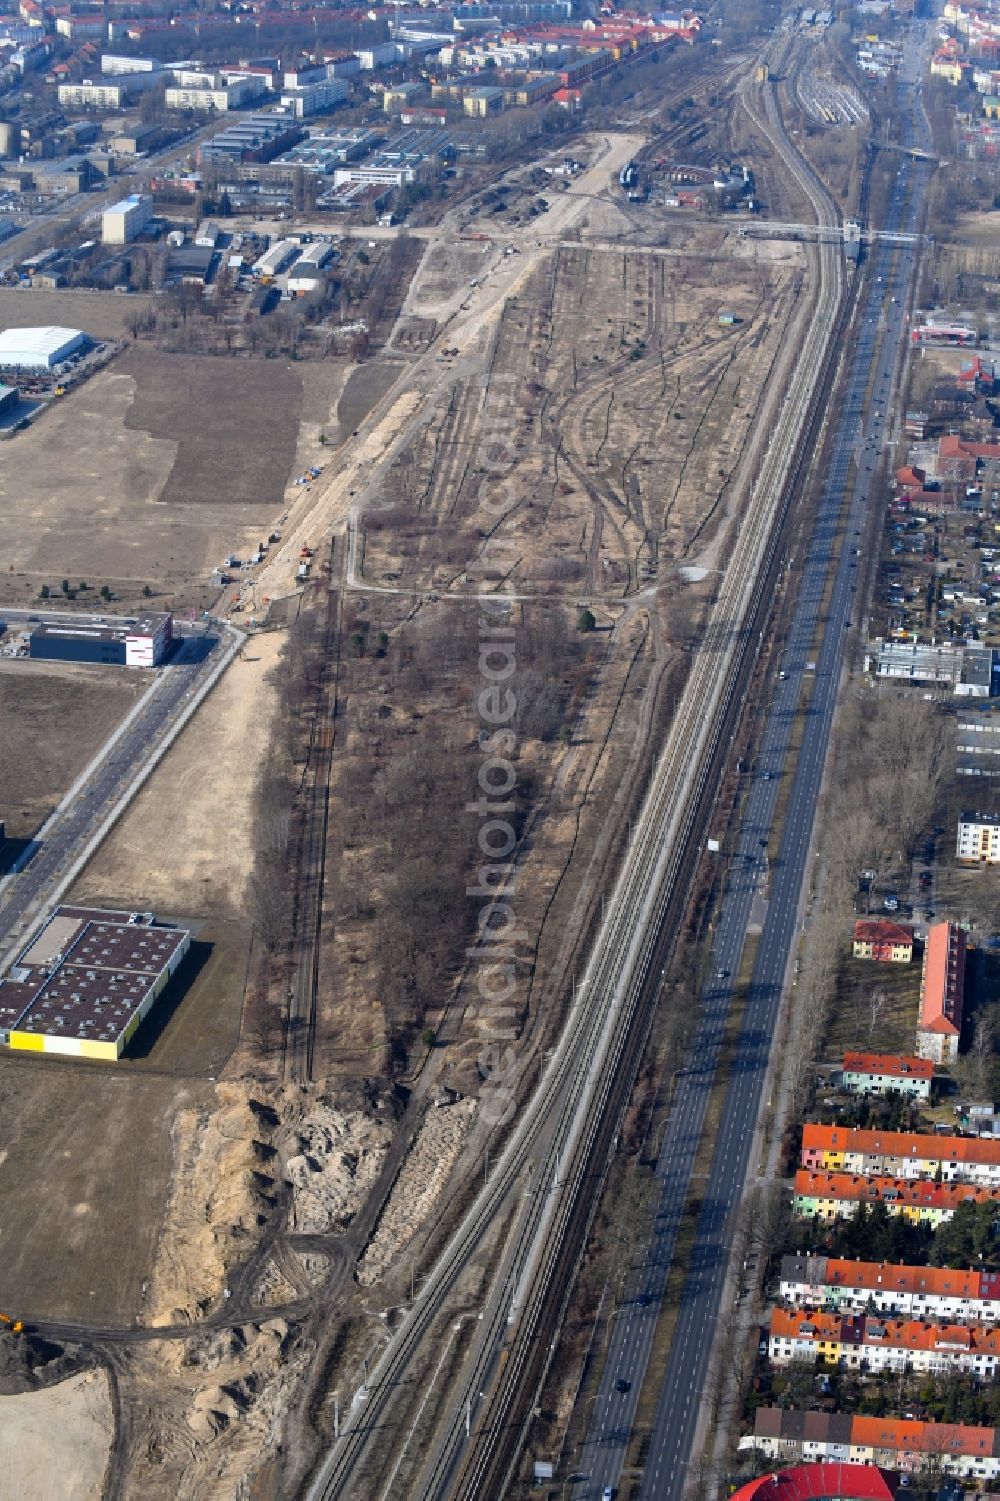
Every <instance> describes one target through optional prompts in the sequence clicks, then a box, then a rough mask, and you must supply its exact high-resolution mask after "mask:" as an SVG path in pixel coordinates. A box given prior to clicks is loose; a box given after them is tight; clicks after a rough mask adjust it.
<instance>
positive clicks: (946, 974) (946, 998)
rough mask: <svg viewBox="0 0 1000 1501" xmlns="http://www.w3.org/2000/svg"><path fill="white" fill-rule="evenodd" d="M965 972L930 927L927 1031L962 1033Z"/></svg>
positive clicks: (956, 945)
mask: <svg viewBox="0 0 1000 1501" xmlns="http://www.w3.org/2000/svg"><path fill="white" fill-rule="evenodd" d="M998 452H1000V450H998ZM964 969H965V934H964V932H963V931H962V929H961V928H959V927H956V925H955V924H954V923H949V922H938V923H935V924H934V926H933V927H931V928H928V930H927V943H926V945H925V947H924V976H923V985H922V990H921V1000H920V1025H921V1027H922V1028H923V1030H924V1031H925V1032H943V1033H945V1034H947V1035H948V1036H952V1037H956V1036H958V1034H959V1032H960V1031H961V1030H962V998H963V989H964Z"/></svg>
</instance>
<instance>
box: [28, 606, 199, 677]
mask: <svg viewBox="0 0 1000 1501" xmlns="http://www.w3.org/2000/svg"><path fill="white" fill-rule="evenodd" d="M173 626H174V617H173V616H172V615H144V616H143V617H142V618H141V619H139V620H135V621H133V622H132V623H131V624H130V625H105V624H103V623H102V622H98V621H95V622H93V623H88V622H81V623H80V624H77V623H76V622H75V621H69V620H65V621H64V620H59V621H54V620H46V621H43V622H42V623H41V624H40V625H36V626H35V629H34V630H33V631H32V633H31V635H30V637H29V638H28V655H29V656H31V657H34V658H35V659H36V660H38V661H42V662H98V663H103V664H105V665H106V666H110V667H159V665H160V663H161V662H162V661H163V660H164V658H165V657H166V655H167V653H168V652H169V650H170V646H171V643H172V641H173V639H174V631H173Z"/></svg>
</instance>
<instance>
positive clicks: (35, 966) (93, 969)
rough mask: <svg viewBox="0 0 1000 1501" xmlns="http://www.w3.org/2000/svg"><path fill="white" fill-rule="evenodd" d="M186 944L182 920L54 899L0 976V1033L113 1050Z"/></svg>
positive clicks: (94, 1054)
mask: <svg viewBox="0 0 1000 1501" xmlns="http://www.w3.org/2000/svg"><path fill="white" fill-rule="evenodd" d="M190 946H191V934H190V932H189V930H188V929H187V928H180V927H172V926H167V925H165V924H159V923H157V921H156V918H155V916H154V915H153V913H152V912H145V913H138V912H105V911H101V910H100V909H98V908H89V907H58V908H57V909H56V911H55V912H54V913H53V915H52V917H50V919H49V921H48V922H47V923H46V925H45V927H44V928H43V929H42V931H41V932H40V933H39V934H38V936H37V937H36V938H35V939H34V940H33V941H32V943H31V944H29V946H28V948H27V949H25V950H24V952H23V953H22V954H21V955H20V956H19V957H18V959H17V961H16V962H15V964H14V966H13V968H12V970H11V973H10V975H9V976H8V977H7V978H6V979H4V980H0V1041H2V1042H6V1043H7V1045H8V1046H9V1047H10V1048H12V1049H14V1050H18V1051H23V1052H36V1053H61V1054H64V1055H67V1054H68V1055H70V1056H73V1057H78V1058H103V1059H106V1060H114V1059H116V1058H120V1057H121V1055H122V1053H123V1052H124V1050H125V1048H126V1046H127V1045H128V1043H129V1041H130V1039H131V1038H132V1037H133V1036H134V1035H135V1032H136V1030H137V1029H138V1027H139V1024H140V1023H141V1022H142V1020H143V1019H144V1017H146V1016H147V1015H148V1014H149V1012H150V1010H151V1009H152V1007H153V1003H154V1002H155V1001H156V999H157V997H158V996H159V995H160V994H161V993H162V992H163V990H164V988H165V987H166V984H167V982H168V980H169V979H170V978H171V976H172V975H173V974H174V973H175V972H176V970H177V968H178V966H179V965H180V963H181V961H182V960H183V958H184V956H185V954H186V953H187V952H188V949H189V948H190Z"/></svg>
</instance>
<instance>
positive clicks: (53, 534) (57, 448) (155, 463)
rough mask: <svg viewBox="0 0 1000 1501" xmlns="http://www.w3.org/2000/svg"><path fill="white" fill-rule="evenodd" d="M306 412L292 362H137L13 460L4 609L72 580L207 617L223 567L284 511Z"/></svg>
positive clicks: (133, 357) (61, 415)
mask: <svg viewBox="0 0 1000 1501" xmlns="http://www.w3.org/2000/svg"><path fill="white" fill-rule="evenodd" d="M301 404H302V383H301V380H300V379H299V376H298V374H297V373H296V372H295V371H294V370H293V369H290V367H288V366H287V365H286V364H285V363H284V362H282V361H276V360H268V361H260V362H253V361H249V360H221V359H220V360H213V359H209V358H194V357H189V356H176V355H163V354H158V353H156V352H155V351H153V350H150V349H147V348H146V347H144V346H143V347H136V348H133V349H130V350H129V351H128V352H127V353H126V354H125V355H124V356H123V357H122V358H121V359H120V360H118V361H116V362H115V364H114V365H113V366H112V367H111V368H110V369H109V370H107V371H104V372H102V373H101V374H99V375H97V376H95V377H94V379H93V380H90V381H88V382H87V383H86V384H85V385H84V386H82V387H80V388H79V389H78V390H76V391H74V392H73V393H72V394H71V395H70V396H68V397H67V398H66V399H65V400H64V401H62V402H60V403H59V404H58V405H56V406H54V407H53V408H52V409H51V410H50V411H49V412H47V413H46V416H45V421H44V422H42V423H38V424H37V425H35V426H34V427H32V428H31V429H30V430H29V431H28V432H25V433H21V434H19V435H18V437H17V439H16V441H14V442H12V443H9V444H8V445H7V446H6V447H5V449H4V464H3V473H2V476H0V526H2V527H3V530H4V535H5V537H6V538H7V539H8V547H7V552H6V554H5V560H6V561H7V562H8V563H9V564H12V565H13V571H9V572H8V573H7V574H6V577H5V585H4V597H5V601H6V602H7V603H11V604H12V603H18V602H21V603H26V602H29V601H32V600H34V599H36V598H37V595H38V590H39V588H40V587H41V585H42V584H45V583H47V584H48V585H49V586H50V588H51V587H54V588H56V589H58V588H59V584H60V581H61V580H62V578H64V577H67V576H68V577H70V578H71V579H73V580H78V579H85V580H86V581H87V582H88V583H89V584H90V585H91V586H92V587H99V586H100V585H102V584H105V583H106V584H108V585H109V587H110V588H111V589H112V591H113V593H114V595H115V597H116V599H117V600H119V601H122V602H126V603H129V604H134V603H136V602H138V600H139V599H141V597H142V588H143V586H144V585H148V586H149V587H150V588H151V589H152V591H153V596H154V598H155V600H156V601H157V603H158V604H159V605H160V606H161V607H162V606H167V607H171V606H172V607H175V608H182V607H184V606H187V605H191V606H195V607H199V608H204V607H206V606H207V605H208V604H209V603H210V602H211V601H212V600H213V599H214V597H215V592H216V591H213V590H211V588H210V587H209V585H208V576H209V574H210V572H211V569H212V567H213V566H215V565H216V564H218V563H220V562H221V561H222V559H223V558H224V557H225V555H226V554H227V553H228V552H229V551H230V550H231V549H232V550H235V551H236V552H237V553H240V552H241V551H243V552H244V555H245V551H246V550H249V546H250V545H251V544H252V543H254V542H256V541H257V540H259V538H260V536H261V532H262V529H263V531H264V534H265V535H266V531H267V527H268V525H269V524H270V522H271V521H272V520H273V518H274V516H275V514H276V513H277V512H279V511H280V510H281V508H282V505H283V497H284V492H285V486H286V483H287V481H288V478H289V475H290V472H291V469H292V465H293V462H294V457H295V446H296V442H297V438H298V424H299V414H300V408H301Z"/></svg>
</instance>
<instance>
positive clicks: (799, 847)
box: [572, 86, 928, 1501]
mask: <svg viewBox="0 0 1000 1501" xmlns="http://www.w3.org/2000/svg"><path fill="white" fill-rule="evenodd" d="M900 93H901V103H902V102H904V100H906V99H907V98H908V97H909V95H910V88H909V86H906V87H901V90H900ZM927 175H928V174H927V169H926V168H925V167H921V166H919V165H918V164H916V163H914V162H911V161H909V160H908V159H905V158H904V159H903V161H902V163H901V165H900V169H899V173H898V176H897V180H896V187H895V191H894V196H893V199H892V203H891V205H890V209H889V213H888V216H887V223H886V226H885V227H886V228H888V229H896V228H898V229H909V228H911V227H916V226H917V224H918V220H919V199H920V196H921V194H920V187H919V184H920V183H922V182H923V181H926V178H927ZM914 184H917V188H916V192H915V193H914V194H913V197H912V199H911V197H910V190H911V188H913V186H914ZM914 267H915V254H914V252H913V251H912V250H907V249H904V250H899V251H893V250H892V248H891V247H884V246H882V247H879V246H877V247H876V248H875V249H874V250H873V253H872V261H871V266H870V270H869V281H868V288H867V293H866V296H865V298H864V302H863V310H862V315H861V318H860V321H859V324H858V338H857V341H856V343H855V346H854V351H853V358H852V360H851V365H850V368H849V372H848V376H847V383H846V387H845V388H844V395H843V400H842V402H841V404H840V406H839V410H838V414H837V417H836V420H835V426H834V440H833V445H832V448H831V450H830V459H829V465H828V468H827V471H826V476H825V481H824V487H823V492H822V497H821V500H820V502H819V506H818V509H817V514H816V521H815V526H814V531H813V536H812V539H811V541H810V545H809V549H808V552H807V556H806V559H805V562H804V565H803V576H802V580H801V587H800V591H799V596H798V600H797V603H796V608H795V614H794V620H793V623H792V627H791V631H790V634H789V639H788V643H787V647H786V651H785V654H784V658H783V660H782V663H781V668H780V675H779V677H778V678H777V680H776V682H775V684H774V693H773V697H772V701H771V704H770V707H769V709H768V712H767V718H766V723H765V727H764V732H763V735H762V738H761V743H760V747H759V752H758V755H757V758H756V760H755V762H754V764H753V765H752V767H751V769H750V771H749V776H750V777H751V785H750V788H749V792H748V795H747V798H746V801H745V811H744V818H743V823H742V826H741V828H740V830H739V833H738V836H737V839H736V848H735V853H734V855H733V858H732V873H731V878H730V882H729V886H728V889H727V891H726V892H725V895H724V898H723V901H722V904H721V911H720V917H719V922H718V926H717V930H716V940H715V944H714V946H713V958H712V974H713V978H712V980H711V981H710V983H709V985H708V987H707V990H706V992H705V994H704V995H703V997H702V1007H701V1010H700V1014H699V1022H698V1029H697V1033H696V1036H695V1040H694V1043H693V1046H692V1049H691V1052H690V1054H689V1059H688V1062H687V1066H686V1068H685V1069H684V1071H683V1072H682V1073H681V1074H680V1076H679V1077H678V1080H677V1088H676V1092H675V1096H674V1103H673V1107H672V1111H671V1114H670V1118H669V1120H668V1123H667V1127H666V1129H665V1132H664V1140H663V1146H662V1150H661V1153H660V1157H659V1160H658V1163H657V1169H656V1175H657V1180H658V1182H659V1185H660V1201H659V1207H658V1210H657V1214H656V1218H655V1223H654V1229H653V1234H652V1238H651V1241H650V1243H649V1246H648V1250H647V1255H646V1257H645V1260H644V1262H643V1263H642V1265H641V1266H640V1267H637V1268H634V1269H633V1271H632V1275H631V1278H630V1282H629V1291H628V1295H627V1297H626V1300H625V1303H624V1306H623V1307H622V1308H621V1310H620V1312H619V1313H618V1315H617V1317H616V1319H615V1323H614V1329H613V1333H612V1336H611V1340H610V1344H609V1353H608V1359H607V1362H606V1366H605V1370H604V1373H603V1376H602V1381H601V1385H600V1389H599V1392H598V1395H597V1397H596V1399H595V1401H594V1412H593V1415H592V1418H591V1423H590V1428H589V1431H588V1435H587V1439H586V1442H585V1445H584V1446H583V1449H582V1450H581V1452H580V1454H579V1455H578V1456H576V1457H575V1469H576V1472H577V1473H578V1474H581V1475H583V1476H585V1477H586V1479H585V1480H583V1481H582V1482H580V1483H578V1484H576V1485H575V1486H574V1488H573V1491H572V1495H573V1497H574V1501H584V1498H585V1497H600V1496H601V1495H602V1493H603V1491H604V1488H605V1487H606V1486H611V1487H612V1488H615V1487H617V1484H618V1480H619V1477H620V1475H621V1467H622V1463H623V1460H624V1455H625V1448H626V1445H627V1443H628V1439H629V1435H630V1432H631V1427H632V1422H633V1419H634V1414H635V1409H636V1406H637V1402H638V1396H639V1391H640V1388H641V1386H642V1381H643V1378H644V1376H645V1372H646V1366H647V1362H648V1358H649V1351H650V1347H651V1344H652V1340H653V1335H654V1332H655V1328H656V1323H657V1319H658V1316H659V1312H660V1302H661V1299H662V1296H663V1291H664V1287H665V1284H666V1280H667V1277H668V1274H669V1271H670V1267H671V1264H672V1259H673V1253H674V1247H675V1244H676V1238H677V1231H678V1227H679V1224H680V1218H681V1213H682V1210H683V1207H684V1204H685V1202H686V1199H687V1196H688V1192H689V1189H690V1187H691V1178H692V1171H693V1167H694V1159H695V1154H696V1152H697V1148H698V1144H699V1141H700V1139H701V1134H702V1127H703V1125H704V1120H705V1113H706V1109H707V1105H708V1100H709V1095H710V1092H711V1088H712V1082H713V1076H714V1073H715V1067H716V1063H717V1060H718V1055H719V1049H720V1046H721V1041H722V1036H723V1031H724V1028H725V1022H726V1017H727V1016H728V1013H729V1007H730V1002H731V986H732V980H731V977H732V976H734V975H735V974H737V972H738V970H739V967H740V962H741V958H742V954H743V948H744V943H745V939H746V934H747V928H748V925H749V923H750V921H751V916H753V918H754V919H755V920H756V919H757V918H758V917H760V918H762V919H763V931H762V933H761V938H760V944H759V948H758V953H757V959H756V964H755V968H754V973H753V978H752V982H751V986H750V992H749V997H748V1002H747V1007H746V1012H745V1017H744V1022H743V1028H742V1032H741V1035H740V1037H739V1040H738V1043H737V1046H736V1053H735V1057H734V1061H733V1066H732V1074H731V1080H730V1085H729V1090H728V1094H727V1097H726V1100H725V1105H724V1110H723V1115H722V1119H721V1122H720V1125H719V1129H718V1136H717V1141H716V1150H715V1155H714V1160H713V1163H712V1168H711V1171H710V1173H709V1175H708V1178H707V1181H706V1182H705V1185H704V1189H705V1192H704V1195H703V1197H702V1208H701V1214H700V1219H699V1224H698V1230H697V1238H696V1244H695V1247H694V1251H693V1255H692V1260H691V1268H690V1273H689V1276H688V1279H687V1282H686V1284H685V1287H684V1290H683V1295H682V1300H681V1310H680V1315H679V1319H678V1323H677V1326H676V1330H675V1334H674V1339H673V1343H672V1346H671V1352H670V1358H669V1362H668V1368H667V1372H666V1377H665V1380H664V1383H663V1386H662V1389H661V1393H660V1398H659V1403H658V1408H657V1413H656V1419H655V1422H654V1427H653V1431H652V1435H651V1440H650V1444H649V1448H648V1452H647V1458H646V1463H645V1470H644V1482H643V1488H642V1495H643V1496H644V1497H650V1498H656V1501H666V1498H671V1501H673V1498H675V1497H680V1495H681V1492H682V1490H683V1487H684V1484H685V1479H686V1474H687V1466H688V1463H689V1459H690V1452H691V1446H692V1442H693V1439H694V1434H695V1427H696V1423H697V1419H698V1412H699V1407H700V1402H701V1394H702V1389H703V1386H704V1381H705V1375H706V1371H707V1366H708V1360H709V1356H710V1352H711V1346H712V1339H713V1336H714V1333H715V1330H716V1327H717V1322H718V1320H719V1318H720V1316H722V1314H723V1310H722V1306H721V1305H722V1295H723V1286H724V1282H725V1277H726V1270H727V1259H728V1233H727V1231H728V1223H729V1220H730V1216H731V1215H732V1212H733V1211H734V1210H735V1209H736V1208H737V1206H738V1205H739V1203H740V1200H741V1198H742V1195H743V1190H744V1185H745V1180H746V1176H747V1170H748V1166H749V1158H750V1151H751V1147H752V1143H753V1138H754V1132H755V1126H756V1122H757V1117H758V1112H759V1108H760V1102H761V1094H762V1090H763V1087H764V1081H765V1076H766V1072H767V1067H768V1062H769V1057H770V1050H771V1044H772V1038H773V1034H774V1026H775V1022H776V1018H777V1011H778V1004H779V1001H780V997H781V991H782V986H783V983H784V978H785V973H786V969H787V966H788V962H789V956H790V954H791V952H792V949H793V943H794V939H795V929H796V922H797V914H798V908H799V902H800V896H801V892H802V889H803V881H804V879H805V877H806V860H807V855H808V847H809V841H810V837H811V832H812V825H813V816H814V810H815V806H816V799H817V796H818V794H819V790H820V783H821V779H822V773H823V765H824V760H825V757H826V751H827V745H828V741H829V736H830V731H831V728H832V723H833V715H834V709H835V706H836V694H837V685H838V681H839V677H840V671H841V664H842V658H843V647H844V638H845V635H846V630H845V627H846V626H848V625H849V624H850V621H851V615H852V609H853V607H854V595H855V587H856V579H857V576H858V567H859V557H858V549H859V548H860V536H861V531H862V529H863V522H864V517H865V507H866V503H867V498H868V485H869V483H870V481H871V476H872V472H873V470H874V467H875V464H876V461H877V459H878V456H879V452H880V450H881V447H882V444H883V442H884V439H885V435H886V429H887V423H888V413H887V410H886V406H887V402H888V400H889V394H890V386H891V378H892V370H893V366H894V363H895V359H896V354H897V350H898V347H899V342H900V339H901V337H902V333H903V311H904V307H905V305H906V297H907V288H908V286H909V282H910V280H911V278H912V276H913V272H914ZM870 382H872V385H871V389H872V392H873V395H872V397H871V400H870V402H869V406H870V416H869V417H868V419H867V420H865V412H864V402H865V394H866V391H868V389H869V384H870ZM854 461H856V462H857V473H856V480H855V482H854V484H853V486H852V487H851V493H850V495H849V497H846V498H847V499H848V500H849V514H848V522H847V537H846V540H845V542H844V545H843V546H842V547H841V548H840V551H839V557H837V556H835V543H836V534H837V527H838V524H839V523H840V522H841V521H842V518H843V515H844V509H843V508H844V502H845V492H846V490H847V488H848V479H849V474H850V469H851V464H852V462H854ZM876 499H877V498H876ZM831 569H833V570H834V575H833V578H834V582H833V592H832V596H831V599H830V604H829V608H828V612H827V617H826V622H825V630H824V634H823V640H822V645H821V647H820V648H819V650H818V651H816V650H815V649H814V641H815V633H816V629H817V626H818V625H819V623H820V615H821V605H822V600H823V595H824V591H825V589H826V586H827V583H828V581H829V578H830V573H831ZM811 661H815V671H814V672H813V671H807V667H806V664H807V662H811ZM807 679H808V681H809V683H810V684H811V686H812V699H811V704H810V712H809V714H808V716H807V717H806V720H805V727H804V738H803V744H802V748H801V752H800V755H799V759H798V764H797V767H796V771H795V777H794V781H793V785H792V791H791V797H790V802H789V804H788V808H787V811H786V817H785V824H784V831H783V836H782V842H781V847H780V849H779V850H778V852H777V859H776V860H773V861H772V860H771V858H770V857H771V855H772V854H773V851H772V850H771V838H772V825H773V820H774V810H775V805H776V802H777V798H778V792H779V789H780V787H781V778H782V777H783V776H784V775H785V773H786V762H787V758H788V751H789V741H790V737H791V731H792V726H793V722H794V715H795V712H796V708H797V706H798V703H799V699H800V695H801V694H802V691H803V686H804V683H805V681H806V680H807Z"/></svg>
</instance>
